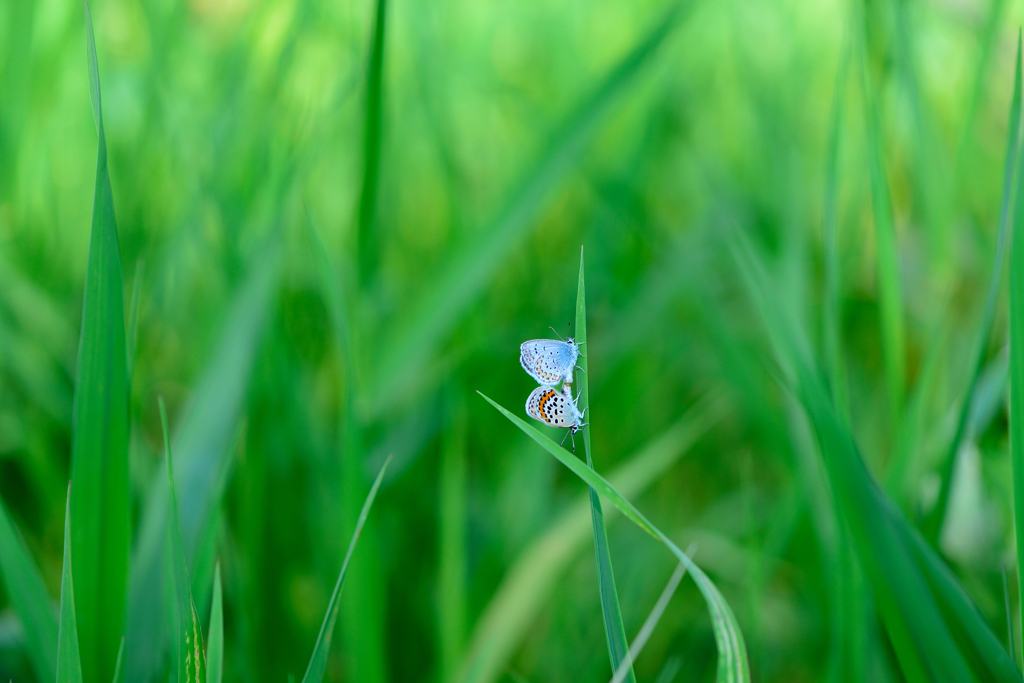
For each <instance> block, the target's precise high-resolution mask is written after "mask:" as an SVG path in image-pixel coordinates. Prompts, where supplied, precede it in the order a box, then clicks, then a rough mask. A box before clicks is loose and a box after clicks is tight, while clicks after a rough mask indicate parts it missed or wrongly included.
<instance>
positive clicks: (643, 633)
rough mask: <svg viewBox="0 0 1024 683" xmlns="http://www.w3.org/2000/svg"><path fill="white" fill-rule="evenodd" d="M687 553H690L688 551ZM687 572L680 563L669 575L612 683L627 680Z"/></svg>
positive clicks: (616, 671) (620, 682) (684, 566)
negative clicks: (633, 663) (632, 665)
mask: <svg viewBox="0 0 1024 683" xmlns="http://www.w3.org/2000/svg"><path fill="white" fill-rule="evenodd" d="M687 554H690V552H689V551H687ZM685 573H686V565H685V564H679V565H678V566H677V567H676V570H675V571H674V572H672V576H671V577H669V580H668V583H667V584H665V590H663V591H662V592H661V595H660V596H659V597H658V602H656V603H654V608H653V609H652V610H651V613H650V614H649V615H648V616H647V619H645V620H644V625H643V626H641V627H640V632H639V633H637V634H636V638H635V639H633V644H632V645H630V646H629V653H628V655H627V656H626V659H625V660H623V662H622V663H621V664H619V668H618V669H616V670H615V675H614V676H612V681H611V683H622V682H623V681H624V680H626V676H628V675H629V672H630V671H631V669H632V667H631V665H630V662H635V661H636V658H637V656H638V655H639V654H640V652H641V651H642V650H643V649H644V645H646V644H647V641H648V639H650V637H651V634H652V633H654V627H655V626H657V625H658V622H659V621H661V615H662V614H664V613H665V609H666V608H667V607H668V601H669V600H671V599H672V596H673V595H675V593H676V588H679V582H680V581H682V580H683V574H685Z"/></svg>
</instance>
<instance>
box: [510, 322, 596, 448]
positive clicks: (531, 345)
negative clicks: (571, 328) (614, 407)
mask: <svg viewBox="0 0 1024 683" xmlns="http://www.w3.org/2000/svg"><path fill="white" fill-rule="evenodd" d="M552 331H554V330H552ZM555 334H556V335H557V334H558V333H557V332H556V333H555ZM579 355H580V349H579V346H577V344H576V342H575V341H574V340H573V338H572V337H569V338H567V339H566V340H565V341H561V340H559V341H555V340H554V339H533V340H530V341H527V342H523V343H522V345H521V346H520V347H519V363H520V365H522V366H523V370H526V372H527V373H528V374H529V375H530V376H531V377H533V378H534V379H535V380H537V382H539V383H540V385H541V386H539V387H537V388H536V389H534V390H533V391H532V392H531V393H530V397H529V398H527V399H526V414H527V415H529V416H530V417H532V418H534V419H535V420H540V421H541V422H543V423H544V424H547V425H550V426H552V427H566V428H568V430H569V431H567V432H566V436H570V435H574V434H576V432H578V431H579V430H580V429H582V428H583V427H586V426H587V423H585V422H583V413H581V412H580V411H579V409H578V408H577V407H576V401H577V400H578V397H577V399H574V398H573V397H572V371H573V368H575V367H577V366H576V359H577V358H579ZM580 369H582V368H580ZM559 382H561V383H562V390H561V391H560V392H559V391H558V390H557V389H555V386H556V385H557V384H558V383H559ZM584 412H585V411H584ZM562 443H565V437H562ZM572 449H573V450H574V451H575V450H576V440H575V438H574V439H573V440H572Z"/></svg>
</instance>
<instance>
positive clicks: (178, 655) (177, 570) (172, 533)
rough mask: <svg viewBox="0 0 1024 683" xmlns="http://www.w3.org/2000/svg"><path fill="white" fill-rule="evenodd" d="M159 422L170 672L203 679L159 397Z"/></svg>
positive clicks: (181, 681) (189, 681) (186, 679)
mask: <svg viewBox="0 0 1024 683" xmlns="http://www.w3.org/2000/svg"><path fill="white" fill-rule="evenodd" d="M160 425H161V427H162V428H163V433H164V471H165V472H166V473H167V490H168V492H169V495H168V498H167V536H166V538H167V555H166V556H165V557H166V558H167V580H166V585H167V587H168V588H167V592H168V594H169V603H170V609H169V612H170V620H169V621H170V624H171V648H170V650H171V676H172V680H177V681H178V683H203V681H205V680H206V677H207V676H208V675H209V673H208V670H207V668H206V647H205V645H204V644H203V635H202V629H201V627H200V625H199V613H198V611H197V610H196V605H195V601H194V600H193V599H192V582H191V581H190V580H189V578H188V566H187V565H186V564H185V549H184V547H183V545H182V542H181V529H180V527H179V526H178V500H177V498H176V496H175V495H174V468H173V466H172V464H171V437H170V436H169V435H168V430H167V411H166V410H165V408H164V401H163V399H162V398H161V399H160Z"/></svg>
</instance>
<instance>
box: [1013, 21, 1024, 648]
mask: <svg viewBox="0 0 1024 683" xmlns="http://www.w3.org/2000/svg"><path fill="white" fill-rule="evenodd" d="M1017 43H1018V45H1019V44H1020V36H1019V35H1018V38H1017ZM1019 65H1020V61H1019V59H1018V69H1019V68H1020V66H1019ZM1012 240H1013V241H1012V244H1011V246H1010V311H1009V313H1010V463H1011V466H1012V468H1013V521H1014V529H1015V532H1016V538H1017V585H1018V586H1024V170H1022V169H1020V168H1018V169H1017V194H1016V199H1015V204H1014V214H1013V237H1012ZM1017 592H1018V594H1019V600H1020V604H1021V609H1022V610H1024V590H1018V591H1017ZM1017 660H1018V661H1020V662H1022V663H1024V655H1022V654H1021V653H1020V652H1018V653H1017Z"/></svg>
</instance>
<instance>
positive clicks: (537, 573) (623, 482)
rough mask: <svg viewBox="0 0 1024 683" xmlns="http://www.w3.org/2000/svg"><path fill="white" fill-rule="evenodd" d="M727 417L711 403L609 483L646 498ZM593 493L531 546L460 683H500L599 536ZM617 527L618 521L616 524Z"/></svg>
mask: <svg viewBox="0 0 1024 683" xmlns="http://www.w3.org/2000/svg"><path fill="white" fill-rule="evenodd" d="M724 413H725V404H724V403H723V402H722V401H721V400H720V399H719V398H706V399H704V400H702V401H700V402H698V403H697V404H696V405H695V406H694V407H692V408H691V409H690V410H688V411H687V412H686V414H684V415H683V416H682V417H681V418H680V419H679V420H678V421H677V422H676V423H675V424H674V425H673V426H671V427H670V428H669V429H668V430H666V431H665V432H664V433H663V434H662V435H660V436H659V437H658V438H656V439H653V440H652V441H651V443H649V444H648V445H647V446H645V447H644V448H643V449H642V450H641V451H640V452H639V453H636V454H635V455H633V456H632V457H630V458H629V459H628V460H627V461H626V462H625V463H624V464H622V465H620V466H619V467H618V468H616V469H615V471H613V472H612V473H611V475H610V476H609V477H608V479H609V481H611V482H612V485H613V486H615V488H616V489H617V490H618V491H619V492H620V493H622V494H623V495H624V496H625V497H626V498H627V499H628V498H632V497H635V496H636V495H638V494H640V493H642V492H643V491H645V490H646V489H647V487H649V486H650V485H651V484H652V483H653V482H654V481H656V480H657V479H658V478H659V477H660V476H661V475H662V474H664V473H665V472H666V471H668V469H669V468H670V467H671V466H672V465H673V464H675V463H676V461H677V460H678V459H679V458H680V457H682V455H683V454H684V453H686V452H687V451H688V450H689V449H690V447H691V446H692V445H693V444H694V443H695V442H696V441H697V440H698V439H699V438H700V437H701V436H703V435H704V434H705V433H706V432H707V431H708V430H709V429H710V428H711V427H712V426H713V425H714V424H716V423H717V422H718V421H719V420H720V419H721V418H722V416H723V414H724ZM589 513H590V489H589V487H588V489H587V495H586V496H585V499H584V497H581V498H580V499H579V500H578V501H577V502H576V503H575V504H574V505H572V506H571V507H570V508H569V509H568V510H566V512H564V513H563V514H562V515H561V517H559V518H558V519H557V520H556V521H555V522H554V523H553V524H552V525H551V526H550V528H549V529H548V531H547V532H546V533H545V534H544V535H543V536H541V537H540V538H538V539H537V540H535V541H534V542H533V543H531V544H530V546H529V547H528V548H526V549H525V550H524V551H523V552H521V553H520V554H519V558H518V559H517V560H516V562H515V564H514V565H513V566H512V567H511V568H510V569H509V570H508V571H507V572H506V574H505V579H504V580H503V581H502V583H501V585H500V586H499V587H498V589H497V590H496V591H495V592H494V594H493V595H492V597H491V599H490V601H489V602H488V604H487V607H486V608H485V609H484V611H483V614H482V615H481V616H480V618H479V619H478V620H477V623H476V626H475V628H474V630H473V636H472V638H471V640H470V646H469V650H468V652H467V654H466V657H465V658H464V659H463V662H462V666H461V668H460V673H459V676H458V677H457V678H455V679H454V680H455V681H458V682H459V683H494V681H497V680H498V679H499V676H500V675H501V672H502V671H503V669H504V667H505V666H506V664H507V662H508V660H509V658H510V657H511V656H512V653H513V651H514V649H515V647H516V646H517V645H518V644H519V643H520V642H522V640H523V638H525V637H526V635H527V633H528V631H529V627H530V625H531V624H533V623H534V620H535V619H536V618H537V616H538V614H539V613H540V612H541V610H542V609H543V608H544V606H545V605H546V604H547V603H548V601H549V600H550V598H551V595H552V594H553V593H554V591H555V587H556V581H557V580H558V578H559V577H560V576H561V575H562V574H563V573H564V572H565V571H566V569H567V567H568V566H569V563H570V562H571V561H572V560H573V559H574V558H575V557H577V556H578V555H579V554H580V553H581V552H582V551H583V549H584V547H585V544H586V541H587V538H588V537H592V536H593V532H592V528H593V525H592V523H591V520H590V514H589ZM613 521H614V520H613Z"/></svg>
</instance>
